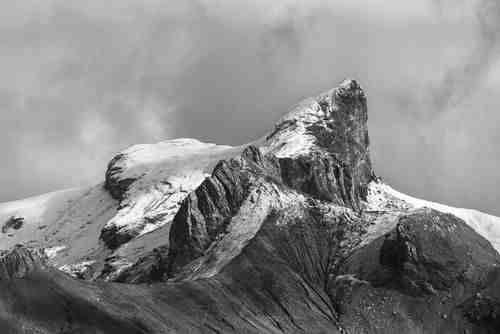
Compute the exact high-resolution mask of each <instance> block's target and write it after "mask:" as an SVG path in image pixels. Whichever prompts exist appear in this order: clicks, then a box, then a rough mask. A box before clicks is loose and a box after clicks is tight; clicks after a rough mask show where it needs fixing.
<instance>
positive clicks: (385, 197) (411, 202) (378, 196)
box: [368, 182, 500, 252]
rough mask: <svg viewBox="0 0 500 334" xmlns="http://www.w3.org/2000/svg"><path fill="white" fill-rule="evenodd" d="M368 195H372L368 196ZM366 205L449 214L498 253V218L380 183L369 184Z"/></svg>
mask: <svg viewBox="0 0 500 334" xmlns="http://www.w3.org/2000/svg"><path fill="white" fill-rule="evenodd" d="M370 194H372V195H371V196H370ZM401 201H402V203H401ZM368 203H369V206H368V207H369V208H370V209H379V210H387V209H388V207H387V204H388V203H392V204H389V205H394V208H398V209H406V210H407V209H418V208H423V207H427V208H431V209H434V210H437V211H440V212H443V213H450V214H452V215H454V216H456V217H458V218H460V219H462V220H463V221H465V222H466V223H467V224H468V225H469V226H470V227H472V228H473V229H474V230H475V231H476V232H477V233H478V234H480V235H481V236H482V237H484V238H485V239H486V240H488V241H489V242H490V243H491V244H492V246H493V247H494V248H495V249H496V250H497V252H500V217H495V216H492V215H489V214H487V213H483V212H480V211H477V210H473V209H464V208H455V207H452V206H448V205H444V204H440V203H436V202H431V201H426V200H423V199H419V198H416V197H412V196H409V195H406V194H403V193H401V192H399V191H397V190H395V189H393V188H392V187H390V186H389V185H387V184H384V183H381V182H372V183H371V184H370V189H369V197H368Z"/></svg>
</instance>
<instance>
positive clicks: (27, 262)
mask: <svg viewBox="0 0 500 334" xmlns="http://www.w3.org/2000/svg"><path fill="white" fill-rule="evenodd" d="M46 266H47V256H46V255H45V253H44V252H43V250H40V249H36V248H28V247H24V246H22V245H18V246H15V247H14V248H13V249H11V250H9V251H2V252H0V280H10V279H13V278H24V277H26V276H27V275H29V274H30V273H32V272H34V271H36V270H38V269H41V268H46Z"/></svg>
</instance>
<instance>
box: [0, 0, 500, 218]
mask: <svg viewBox="0 0 500 334" xmlns="http://www.w3.org/2000/svg"><path fill="white" fill-rule="evenodd" d="M0 8H4V9H6V10H4V11H0V42H1V43H0V73H2V76H1V77H0V115H1V116H2V123H1V124H0V136H1V137H0V149H1V150H2V152H4V155H5V156H8V157H9V158H8V159H4V160H5V161H3V162H2V169H3V173H2V175H0V184H2V186H3V187H2V189H1V190H0V199H2V200H7V199H12V198H15V197H23V196H26V195H29V194H34V193H38V192H44V191H49V190H52V189H57V188H60V187H69V186H74V185H82V184H92V183H94V182H96V180H100V179H102V177H103V173H104V168H105V165H106V162H107V160H108V159H109V158H110V157H111V156H112V155H113V154H114V153H115V152H117V151H119V150H120V149H123V148H125V147H127V146H129V145H132V144H136V143H141V142H155V141H159V140H162V139H168V138H173V137H196V138H199V139H201V140H206V141H212V142H218V143H231V144H243V143H245V142H247V141H249V140H253V139H255V137H258V136H259V135H262V134H264V133H265V132H266V131H268V130H269V128H270V127H272V124H273V122H274V120H275V119H276V118H278V117H279V116H280V115H281V114H283V113H284V112H286V111H287V110H288V109H289V108H290V107H291V106H292V105H293V104H295V103H296V102H298V101H299V100H300V99H301V98H304V97H308V96H311V95H314V94H317V93H319V92H321V91H324V90H327V89H329V88H331V87H333V86H335V85H336V84H338V82H340V81H341V80H342V79H344V78H345V77H356V78H357V79H359V80H360V81H361V83H362V84H363V86H364V88H365V90H366V92H367V95H368V99H369V113H370V115H369V118H370V120H369V122H370V133H371V139H372V153H373V156H374V161H375V165H376V170H377V171H378V174H379V175H381V176H383V177H384V178H385V179H387V180H388V181H390V182H392V183H393V184H395V186H399V187H400V188H402V190H404V191H408V192H410V193H414V194H417V195H420V196H424V197H428V198H430V199H434V200H440V201H443V202H450V203H451V204H455V205H461V206H474V207H478V208H480V209H483V210H487V211H491V212H497V213H500V212H499V211H498V209H497V208H496V203H494V202H496V199H498V198H499V195H500V193H499V190H498V189H495V188H496V187H495V186H493V185H495V184H499V183H500V176H498V175H497V174H498V173H496V171H495V170H494V169H492V168H491V166H492V165H495V164H498V163H500V161H499V159H500V149H499V148H498V147H497V145H495V140H496V141H497V142H498V135H497V132H498V131H497V130H496V129H495V126H494V125H495V124H497V122H498V121H500V119H499V118H500V117H498V116H497V114H498V113H496V112H495V110H496V108H497V107H498V106H499V103H498V102H497V98H496V96H497V94H498V89H497V88H496V87H497V86H496V85H495V84H494V83H495V82H498V80H497V81H495V80H496V79H495V78H496V76H495V73H500V72H495V71H496V68H497V67H498V66H497V61H496V60H497V56H498V42H497V39H498V36H497V33H498V31H500V29H498V20H497V19H498V17H497V15H498V11H499V9H498V5H496V3H495V2H494V1H493V0H489V1H487V0H482V1H479V0H460V1H458V0H457V1H451V0H441V1H436V0H428V1H410V0H407V1H402V0H353V1H349V2H346V1H341V0H331V1H323V0H311V1H298V0H279V1H273V2H269V1H264V0H254V1H250V0H182V1H181V0H172V1H168V3H166V2H165V1H160V0H146V1H144V0H141V1H139V0H112V1H105V2H103V1H97V0H88V1H84V2H82V1H74V0H66V1H60V0H50V1H44V2H39V1H28V0H26V2H24V1H23V2H16V4H15V5H12V4H11V3H10V2H7V1H6V0H0ZM7 8H8V9H9V10H7ZM499 78H500V76H499ZM497 157H498V158H497ZM388 161H390V163H388ZM62 162H64V163H62Z"/></svg>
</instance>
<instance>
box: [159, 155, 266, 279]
mask: <svg viewBox="0 0 500 334" xmlns="http://www.w3.org/2000/svg"><path fill="white" fill-rule="evenodd" d="M266 167H270V168H269V169H266ZM273 167H274V166H273V162H272V161H270V160H267V159H266V158H265V157H263V156H262V154H261V152H260V150H259V149H258V148H256V147H254V146H249V147H247V148H246V149H245V150H244V151H243V152H242V153H241V155H240V156H238V157H236V158H234V159H231V160H229V161H221V162H219V163H218V164H217V165H216V166H215V168H214V171H213V172H212V175H211V176H210V177H208V178H206V179H205V181H204V182H203V183H202V184H201V185H200V186H199V187H198V188H197V189H196V191H194V192H193V193H191V194H189V195H188V197H187V198H186V199H185V200H184V201H183V203H182V205H181V207H180V209H179V211H178V213H177V214H176V216H175V218H174V221H173V223H172V227H171V230H170V250H169V259H170V260H169V268H168V269H167V271H168V272H169V273H170V274H172V273H174V272H177V271H178V270H179V269H180V268H181V267H182V266H183V265H185V264H187V263H189V262H190V261H191V260H193V259H195V258H197V257H199V256H201V255H202V254H203V252H204V251H205V250H206V249H207V248H208V247H209V246H210V244H211V243H212V242H213V241H214V240H215V239H216V238H217V237H218V236H219V235H221V234H223V233H225V228H226V226H227V224H228V223H229V221H230V220H231V217H232V216H234V214H235V213H236V212H237V210H238V209H239V207H240V206H241V203H242V202H243V200H245V198H246V197H247V196H248V194H249V192H250V189H251V187H252V186H253V185H254V184H255V183H256V179H257V178H258V177H259V176H262V175H264V174H265V173H266V172H268V171H269V170H270V173H269V174H271V175H272V174H275V171H274V170H275V169H276V168H275V167H274V168H273ZM269 177H270V176H269Z"/></svg>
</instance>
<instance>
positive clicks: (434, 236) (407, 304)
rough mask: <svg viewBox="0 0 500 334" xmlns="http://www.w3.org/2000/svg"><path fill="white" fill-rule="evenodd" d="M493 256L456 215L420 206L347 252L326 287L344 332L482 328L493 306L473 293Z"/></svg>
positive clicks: (492, 266)
mask: <svg viewBox="0 0 500 334" xmlns="http://www.w3.org/2000/svg"><path fill="white" fill-rule="evenodd" d="M499 260H500V259H499V256H498V254H497V252H496V251H495V250H494V249H493V248H492V247H491V245H490V244H489V243H488V242H487V241H486V240H484V239H483V238H482V237H480V236H479V235H478V234H477V233H475V232H474V231H473V230H472V229H471V228H470V227H469V226H467V225H466V224H465V223H464V222H463V221H461V220H460V219H458V218H456V217H454V216H452V215H449V214H443V213H439V212H437V211H433V210H430V209H422V210H418V211H416V212H414V213H411V214H408V215H404V216H402V217H400V218H399V223H398V224H397V226H396V227H395V228H394V230H393V231H391V232H390V233H388V234H387V235H386V236H383V237H381V238H379V239H377V240H374V241H373V242H372V243H370V244H369V245H367V246H365V247H363V248H361V249H359V250H357V251H355V252H354V253H352V254H351V255H350V256H349V257H348V258H347V259H346V262H345V263H344V264H343V265H342V266H341V267H340V268H339V275H338V276H337V277H336V278H335V279H334V280H333V281H330V282H329V285H330V288H329V291H330V295H331V296H332V299H333V300H335V303H336V307H337V309H338V310H339V312H340V319H341V322H342V323H343V324H344V325H345V328H346V330H347V331H348V332H349V331H355V330H361V331H360V332H362V333H438V332H441V333H488V332H489V330H490V329H491V328H492V327H491V326H493V322H490V321H489V320H488V319H490V318H489V317H490V316H491V314H492V313H494V310H495V307H496V305H495V303H494V302H493V303H492V302H491V299H482V300H478V299H477V298H476V299H474V298H475V297H474V296H475V295H476V293H477V291H478V289H480V288H481V287H483V286H488V285H491V284H492V283H491V282H490V281H491V275H492V273H495V272H497V270H496V267H497V266H498V264H500V262H499ZM485 295H489V296H491V294H485ZM488 298H489V297H488ZM485 300H488V301H487V302H485ZM464 301H468V302H467V303H466V304H467V305H466V306H464V305H463V303H464ZM476 306H477V307H476ZM471 319H476V323H473V322H472V321H471ZM495 328H496V329H497V330H498V327H495Z"/></svg>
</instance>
